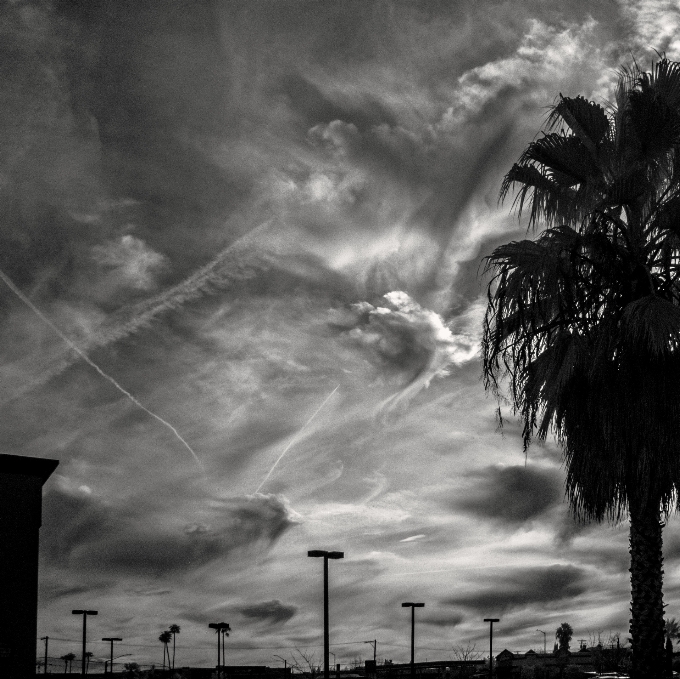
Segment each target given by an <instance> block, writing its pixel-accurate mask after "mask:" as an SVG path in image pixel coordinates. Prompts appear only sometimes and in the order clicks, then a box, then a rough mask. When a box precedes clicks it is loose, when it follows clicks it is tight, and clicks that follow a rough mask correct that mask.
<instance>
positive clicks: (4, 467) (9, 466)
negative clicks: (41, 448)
mask: <svg viewBox="0 0 680 679" xmlns="http://www.w3.org/2000/svg"><path fill="white" fill-rule="evenodd" d="M58 465H59V460H48V459H46V458H44V457H26V456H25V455H4V454H0V474H23V475H24V476H37V477H38V478H39V479H41V481H42V483H45V481H47V479H49V478H50V476H51V475H52V472H53V471H54V470H55V469H56V468H57V466H58Z"/></svg>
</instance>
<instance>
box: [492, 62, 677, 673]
mask: <svg viewBox="0 0 680 679" xmlns="http://www.w3.org/2000/svg"><path fill="white" fill-rule="evenodd" d="M679 109H680V64H678V63H676V62H671V61H668V60H667V59H666V58H665V57H664V58H661V59H660V60H659V61H658V62H657V63H656V64H655V65H654V66H653V68H652V71H651V72H649V73H645V72H642V71H641V70H640V69H639V68H638V67H637V66H635V67H634V68H631V69H622V70H621V72H620V75H619V82H618V86H617V89H616V94H615V101H614V102H613V103H611V104H609V105H608V106H607V107H606V108H603V107H602V106H599V105H598V104H596V103H594V102H592V101H588V100H586V99H584V98H583V97H580V96H579V97H576V98H568V97H563V96H561V95H560V97H559V99H558V100H557V101H556V103H555V104H554V106H553V107H552V109H551V113H550V115H549V117H548V120H547V132H546V133H545V134H544V135H543V136H542V137H540V138H538V139H536V140H535V141H533V142H532V143H531V144H529V146H528V147H527V149H526V150H525V151H524V153H523V155H522V156H521V157H520V159H519V161H518V162H517V163H516V164H515V165H514V166H513V167H512V169H511V170H510V171H509V172H508V174H507V175H506V177H505V179H504V181H503V185H502V188H501V200H503V199H504V198H505V197H506V195H507V194H508V192H509V191H510V190H511V189H512V188H513V187H518V188H519V190H518V193H517V196H516V199H515V203H514V204H515V205H516V206H517V208H518V212H519V214H520V216H521V214H522V211H523V209H524V208H525V207H527V208H528V209H529V226H530V228H532V227H533V228H535V227H537V226H538V225H539V224H541V225H542V226H544V227H545V230H544V231H543V232H542V233H541V234H540V236H539V237H538V238H537V239H535V240H524V241H521V242H512V243H509V244H507V245H503V246H501V247H498V248H497V249H496V250H494V252H493V253H492V254H491V255H490V257H488V258H487V267H488V268H487V270H489V271H491V272H492V273H493V279H492V281H491V283H490V285H489V297H488V306H487V312H486V317H485V321H484V336H483V365H484V368H483V369H484V378H485V386H486V388H487V389H491V390H493V391H494V392H495V393H496V394H497V395H498V396H499V398H500V389H501V386H502V384H508V385H509V393H510V397H511V399H512V402H513V405H514V409H515V412H516V413H518V414H519V415H520V417H521V419H522V421H523V425H524V429H523V439H524V447H525V451H526V449H527V447H528V446H529V444H530V442H531V440H532V438H533V437H536V436H537V437H538V438H539V439H545V437H546V435H547V434H548V432H549V431H550V430H552V431H553V432H554V433H555V434H556V436H557V439H558V441H559V442H560V444H561V446H562V451H563V459H564V464H565V469H566V493H567V497H568V499H569V501H570V505H571V507H572V509H573V511H574V513H575V515H576V517H577V518H579V519H580V520H583V521H586V520H596V521H601V520H603V519H605V518H609V519H610V520H614V521H619V520H621V519H622V518H623V517H624V516H625V515H626V514H627V515H628V517H629V519H630V558H631V567H630V572H631V595H632V596H631V598H632V605H631V613H632V615H631V625H630V633H631V641H632V648H633V676H634V677H638V678H639V677H645V679H652V678H653V677H658V676H661V675H662V668H661V662H662V651H663V642H664V631H663V626H664V622H663V592H662V584H663V579H662V574H663V571H662V553H661V547H662V528H663V523H662V519H663V518H664V517H665V516H667V515H668V513H669V512H670V511H671V510H672V509H673V508H674V507H677V500H676V498H677V497H678V496H677V495H676V493H677V491H678V489H680V350H679V349H680V151H679V145H680V113H679ZM505 380H507V382H505Z"/></svg>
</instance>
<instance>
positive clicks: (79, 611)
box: [71, 608, 99, 676]
mask: <svg viewBox="0 0 680 679" xmlns="http://www.w3.org/2000/svg"><path fill="white" fill-rule="evenodd" d="M71 613H73V615H82V616H83V662H82V667H81V668H80V673H81V674H82V675H83V676H85V674H86V665H85V660H86V658H85V653H86V651H87V616H88V615H98V614H99V611H86V610H83V609H81V608H77V609H76V610H74V611H71Z"/></svg>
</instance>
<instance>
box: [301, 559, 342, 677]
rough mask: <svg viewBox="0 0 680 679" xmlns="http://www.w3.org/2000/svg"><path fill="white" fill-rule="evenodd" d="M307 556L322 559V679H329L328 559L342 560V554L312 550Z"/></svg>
mask: <svg viewBox="0 0 680 679" xmlns="http://www.w3.org/2000/svg"><path fill="white" fill-rule="evenodd" d="M307 556H312V557H323V679H329V678H330V671H329V667H328V655H329V653H330V651H329V646H330V644H329V643H328V559H343V558H344V557H345V553H344V552H327V551H325V550H323V549H312V550H310V551H308V552H307Z"/></svg>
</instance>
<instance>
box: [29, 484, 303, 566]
mask: <svg viewBox="0 0 680 679" xmlns="http://www.w3.org/2000/svg"><path fill="white" fill-rule="evenodd" d="M43 506H44V513H45V517H46V518H45V520H44V522H43V526H44V528H45V531H44V532H45V535H46V539H45V540H44V542H43V553H44V555H45V558H46V560H47V563H48V565H55V566H60V567H68V568H72V569H76V570H84V571H87V572H90V573H96V574H98V575H100V576H109V577H113V576H115V574H117V573H128V574H141V575H155V576H161V575H168V574H171V573H178V572H186V571H187V570H189V569H191V568H199V567H201V566H203V565H205V564H207V563H209V562H211V561H213V560H215V559H217V558H218V557H219V558H221V559H224V558H227V557H229V556H230V555H233V554H234V553H235V552H237V551H240V550H244V549H247V548H250V547H253V546H256V545H257V544H258V543H265V544H268V545H271V544H272V543H273V542H275V541H276V540H278V539H279V538H280V537H281V535H283V533H285V532H286V531H287V530H289V529H290V528H291V527H292V526H293V525H295V523H296V521H295V520H294V519H293V518H292V516H291V514H290V511H289V510H288V508H287V507H286V506H285V505H284V504H283V503H282V502H281V500H279V499H278V498H276V497H275V496H273V495H254V496H246V497H242V498H229V499H226V500H220V501H213V502H212V503H211V512H210V515H209V517H210V520H209V522H207V523H204V522H200V523H198V522H190V523H186V524H185V525H183V526H180V525H178V526H170V527H166V528H161V527H160V526H157V525H155V524H154V521H153V520H149V518H147V516H146V513H147V512H148V511H149V507H144V506H139V507H135V505H134V504H133V505H130V504H128V505H126V506H120V505H119V506H116V505H113V504H106V503H104V502H102V501H101V500H97V499H95V498H93V497H92V496H91V495H90V494H88V493H87V492H84V491H82V490H80V491H76V492H73V491H69V490H59V489H58V488H53V489H52V490H51V491H50V492H48V493H47V494H46V496H45V499H44V504H43Z"/></svg>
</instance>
